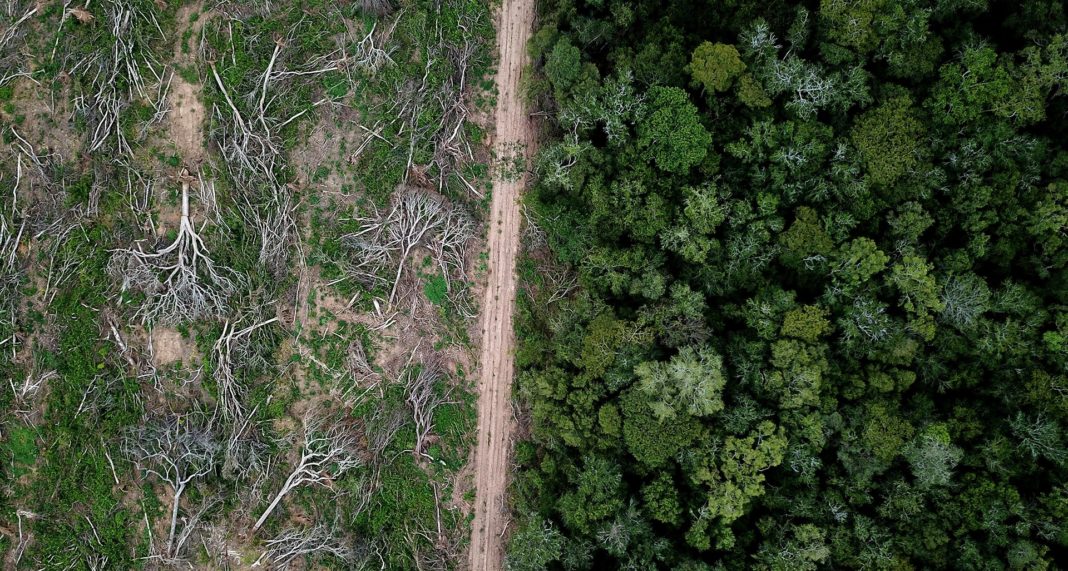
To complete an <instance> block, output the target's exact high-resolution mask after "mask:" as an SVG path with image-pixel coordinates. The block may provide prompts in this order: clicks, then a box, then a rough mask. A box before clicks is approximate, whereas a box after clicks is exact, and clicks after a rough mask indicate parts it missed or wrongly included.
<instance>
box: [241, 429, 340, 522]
mask: <svg viewBox="0 0 1068 571" xmlns="http://www.w3.org/2000/svg"><path fill="white" fill-rule="evenodd" d="M303 424H304V426H303V434H302V442H301V445H300V459H299V460H298V461H297V464H296V465H295V466H294V467H293V470H292V471H291V472H290V473H289V476H288V477H287V478H286V481H285V483H284V484H282V488H281V489H280V490H278V493H277V494H275V496H274V499H273V500H271V503H270V504H269V505H268V506H267V509H265V510H264V511H263V513H262V514H261V515H260V517H259V519H258V520H256V523H255V525H253V526H252V529H253V531H255V530H258V529H259V528H260V527H262V526H263V523H264V522H265V521H267V518H268V517H269V516H270V515H271V513H272V512H273V511H274V510H275V508H277V507H278V504H279V503H281V502H282V499H283V498H285V497H286V495H287V494H289V493H290V492H292V491H293V490H295V489H296V488H298V487H301V486H305V485H320V486H327V485H329V484H330V482H332V481H334V480H336V479H338V478H340V477H341V476H342V475H344V474H345V473H346V472H348V471H350V470H352V469H354V468H356V467H358V466H360V464H361V462H360V459H359V458H358V457H357V455H356V451H357V441H356V437H355V434H353V433H352V432H351V431H349V430H348V429H347V427H345V426H344V425H342V424H341V423H339V422H336V421H333V420H330V419H327V418H326V417H325V416H324V415H323V414H322V413H319V412H309V413H308V414H307V415H305V417H304V422H303Z"/></svg>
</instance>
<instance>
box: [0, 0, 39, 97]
mask: <svg viewBox="0 0 1068 571" xmlns="http://www.w3.org/2000/svg"><path fill="white" fill-rule="evenodd" d="M38 6H39V5H38V3H37V2H30V1H26V0H23V1H16V0H8V1H6V2H0V21H2V23H0V86H4V85H6V84H7V83H8V82H9V81H11V80H13V79H15V78H16V77H20V76H29V75H30V72H28V71H26V70H25V69H24V66H25V63H26V59H25V58H24V57H23V54H22V48H23V47H24V44H25V38H26V33H27V31H28V29H29V27H30V24H31V23H32V20H31V18H33V17H34V16H35V15H36V14H37V12H38V9H39V8H38Z"/></svg>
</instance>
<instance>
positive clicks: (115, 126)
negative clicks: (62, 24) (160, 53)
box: [57, 0, 169, 155]
mask: <svg viewBox="0 0 1068 571" xmlns="http://www.w3.org/2000/svg"><path fill="white" fill-rule="evenodd" d="M104 6H105V7H104V10H105V11H106V14H107V16H106V18H107V20H106V26H107V28H106V29H107V30H108V34H107V38H106V40H105V41H103V42H101V43H104V44H107V43H110V47H109V48H98V49H95V50H90V51H88V52H85V51H84V50H80V49H79V47H78V46H71V48H70V49H71V53H70V54H69V56H68V57H69V58H79V59H78V60H77V61H76V62H75V63H73V64H72V65H70V66H69V68H68V73H70V75H72V76H79V77H83V78H85V83H86V86H87V91H86V92H83V93H81V94H79V95H78V96H77V97H75V100H74V107H75V109H76V111H77V112H78V113H79V114H80V115H82V116H83V117H84V118H85V119H86V123H87V124H88V125H91V126H92V127H91V129H90V130H89V141H88V152H90V153H91V152H95V151H97V150H99V149H101V148H102V147H103V146H104V145H105V144H106V143H108V141H109V140H114V142H115V148H116V150H117V151H118V152H119V153H120V154H124V155H132V153H133V151H132V149H131V148H130V145H129V143H128V142H127V140H126V135H125V133H124V131H123V124H122V118H123V115H124V113H125V112H126V110H127V109H128V108H129V106H130V102H131V101H133V100H135V99H142V100H144V101H148V102H149V104H150V105H152V106H153V107H154V108H155V109H156V115H155V117H158V118H162V115H163V113H165V111H164V110H163V109H164V106H165V105H166V101H167V98H166V85H169V83H167V82H165V80H164V77H165V76H166V75H167V73H166V70H165V69H164V66H163V65H162V64H160V63H159V62H158V61H156V58H155V56H153V55H152V52H151V50H149V49H148V47H147V44H148V42H149V41H150V37H151V35H153V34H158V36H157V37H158V38H163V37H164V34H163V30H162V28H160V25H159V22H158V21H156V15H155V11H154V9H153V8H152V7H151V6H152V4H150V3H149V4H137V3H134V2H127V1H123V0H106V1H105V3H104ZM77 10H78V9H72V10H69V11H67V12H65V13H64V20H66V18H67V16H69V15H71V14H73V15H74V16H75V17H77V18H78V19H81V20H85V19H86V18H89V19H92V15H90V14H89V13H88V12H86V11H85V10H81V11H80V12H78V11H77ZM57 41H58V39H57ZM144 73H148V74H149V75H150V76H151V77H146V76H145V75H144ZM153 86H155V89H153Z"/></svg>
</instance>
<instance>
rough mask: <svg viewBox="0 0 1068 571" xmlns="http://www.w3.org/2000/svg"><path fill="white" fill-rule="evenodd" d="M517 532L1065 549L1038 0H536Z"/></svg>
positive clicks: (1053, 233) (893, 562) (949, 557)
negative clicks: (537, 146)
mask: <svg viewBox="0 0 1068 571" xmlns="http://www.w3.org/2000/svg"><path fill="white" fill-rule="evenodd" d="M540 12H541V22H540V24H539V29H538V30H537V32H536V33H535V36H534V39H533V41H532V43H531V45H530V47H529V49H530V52H531V56H532V58H533V61H534V69H533V70H532V71H531V73H530V74H529V80H528V82H527V89H528V95H529V97H530V100H531V102H532V103H533V104H534V105H535V107H536V108H537V109H538V110H539V111H540V112H541V113H540V115H541V116H542V119H543V133H542V144H541V150H540V152H539V155H538V158H537V160H536V162H535V163H534V164H533V165H532V169H533V171H534V173H535V178H536V180H535V183H534V185H533V188H532V189H531V190H530V192H529V194H528V203H527V207H528V213H529V217H528V218H529V224H528V228H527V229H526V231H525V234H524V239H525V242H526V251H527V254H526V258H525V259H524V260H522V261H521V262H520V272H521V277H522V279H523V280H524V283H525V287H524V289H523V291H522V292H521V294H520V300H519V303H520V307H519V322H518V323H517V338H518V342H519V346H518V348H517V363H516V366H517V367H518V369H519V373H518V384H519V386H518V389H517V390H518V395H517V397H516V398H517V401H518V404H519V407H520V410H521V411H522V414H521V415H520V418H522V419H525V423H524V426H522V428H523V431H524V438H523V440H522V441H521V442H519V443H518V444H517V447H516V457H515V462H516V464H517V466H518V470H519V471H518V473H517V477H516V479H515V481H514V482H513V492H514V493H513V498H512V509H513V510H514V512H515V514H516V517H517V522H516V523H517V527H516V529H515V531H514V534H513V535H512V539H511V542H510V548H509V551H510V553H509V557H508V566H509V568H510V569H513V570H526V569H568V570H570V569H593V568H596V569H656V568H661V569H682V570H699V569H791V570H793V569H817V568H847V569H852V568H865V569H934V568H955V569H1055V568H1065V567H1066V566H1068V556H1066V555H1065V554H1066V552H1068V550H1066V547H1068V270H1066V265H1068V149H1066V141H1068V138H1066V137H1068V98H1066V97H1065V96H1064V95H1065V89H1066V81H1068V35H1066V34H1065V31H1066V30H1068V18H1066V8H1065V5H1064V4H1063V3H1062V2H1060V1H1056V0H1029V1H1024V2H1012V1H997V0H933V1H925V0H821V1H820V2H816V1H814V0H813V1H808V2H791V1H786V0H772V1H767V2H753V1H745V0H725V1H716V2H710V1H704V0H675V1H672V2H662V1H660V0H640V1H624V0H546V1H544V2H543V3H542V5H541V7H540Z"/></svg>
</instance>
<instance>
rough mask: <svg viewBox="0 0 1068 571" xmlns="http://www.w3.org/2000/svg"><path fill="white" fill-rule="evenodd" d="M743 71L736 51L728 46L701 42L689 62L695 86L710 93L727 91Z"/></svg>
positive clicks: (743, 64) (742, 65) (743, 67)
mask: <svg viewBox="0 0 1068 571" xmlns="http://www.w3.org/2000/svg"><path fill="white" fill-rule="evenodd" d="M743 71H745V63H743V62H742V58H741V56H740V55H739V54H738V49H737V48H735V47H734V46H732V45H729V44H720V43H715V44H713V43H712V42H702V43H701V45H699V46H697V49H696V50H694V52H693V58H692V59H691V60H690V75H692V76H693V80H694V82H695V83H696V84H698V85H701V86H703V87H704V88H705V89H706V90H708V91H711V92H720V91H727V90H728V89H730V86H731V83H732V82H733V81H734V79H735V78H736V77H738V76H739V75H741V73H742V72H743Z"/></svg>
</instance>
